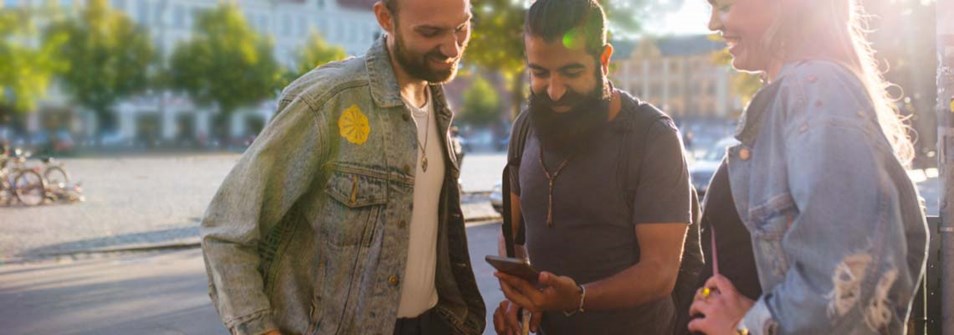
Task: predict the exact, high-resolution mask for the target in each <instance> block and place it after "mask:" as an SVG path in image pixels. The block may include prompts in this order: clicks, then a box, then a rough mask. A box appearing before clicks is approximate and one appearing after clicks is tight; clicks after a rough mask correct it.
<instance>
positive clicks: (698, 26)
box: [645, 0, 709, 35]
mask: <svg viewBox="0 0 954 335" xmlns="http://www.w3.org/2000/svg"><path fill="white" fill-rule="evenodd" d="M661 21H662V22H661V24H649V25H646V26H645V28H646V30H647V32H649V33H651V34H653V35H687V34H707V33H709V29H707V28H706V25H707V24H708V23H709V5H708V3H706V1H705V0H683V1H682V6H681V8H680V9H679V10H677V11H674V12H672V13H670V14H669V15H666V17H664V18H663V19H662V20H661Z"/></svg>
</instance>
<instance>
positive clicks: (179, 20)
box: [172, 5, 186, 28]
mask: <svg viewBox="0 0 954 335" xmlns="http://www.w3.org/2000/svg"><path fill="white" fill-rule="evenodd" d="M185 24H186V10H185V8H183V7H182V5H176V6H175V7H173V9H172V26H173V27H176V28H185Z"/></svg>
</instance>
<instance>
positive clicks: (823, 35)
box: [762, 0, 914, 165]
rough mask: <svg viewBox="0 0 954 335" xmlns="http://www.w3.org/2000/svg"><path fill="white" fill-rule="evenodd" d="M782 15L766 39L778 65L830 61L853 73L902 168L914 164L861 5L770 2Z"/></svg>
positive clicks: (848, 0)
mask: <svg viewBox="0 0 954 335" xmlns="http://www.w3.org/2000/svg"><path fill="white" fill-rule="evenodd" d="M772 1H776V2H777V4H778V5H777V6H775V7H776V8H775V9H776V10H777V11H778V12H777V13H776V14H778V15H777V16H776V17H777V18H778V19H777V20H775V23H774V24H773V25H772V26H771V27H770V28H769V30H768V32H767V33H766V34H765V36H764V37H763V41H762V43H763V47H764V48H766V50H768V51H769V52H770V53H771V55H772V56H773V57H775V58H776V59H782V60H784V61H793V60H801V59H827V60H831V61H834V62H837V63H840V64H842V65H844V66H845V67H847V68H848V69H850V70H851V71H852V72H854V74H855V75H856V76H857V77H858V79H859V80H860V81H861V83H862V84H863V85H864V87H865V89H867V91H868V92H867V93H868V96H869V97H870V98H871V100H872V103H873V105H874V108H875V112H876V114H877V116H878V123H879V124H880V125H881V129H882V131H883V132H884V134H885V136H886V137H887V138H888V142H889V143H890V144H891V147H892V148H893V149H894V152H895V155H897V157H898V159H900V160H901V162H902V163H903V164H906V165H907V164H908V163H910V162H911V160H912V159H913V158H914V145H913V144H912V141H911V139H910V138H909V137H908V130H909V127H908V126H907V125H906V124H905V118H904V117H902V116H901V115H900V114H899V113H898V111H897V110H896V109H895V107H894V104H893V102H895V101H896V100H897V99H893V98H891V97H890V96H889V93H888V89H889V88H890V87H892V86H893V85H892V84H891V83H889V82H887V81H886V80H885V79H884V76H883V75H882V72H881V70H880V69H879V67H878V61H877V60H876V59H875V51H874V50H873V49H872V48H871V43H870V42H869V41H868V39H867V38H866V35H867V33H868V32H869V29H868V25H867V20H868V15H867V13H866V12H865V10H864V8H863V7H862V6H861V4H860V3H859V0H772Z"/></svg>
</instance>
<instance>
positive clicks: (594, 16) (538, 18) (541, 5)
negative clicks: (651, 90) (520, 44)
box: [386, 0, 606, 58]
mask: <svg viewBox="0 0 954 335" xmlns="http://www.w3.org/2000/svg"><path fill="white" fill-rule="evenodd" d="M386 1H388V0H386ZM390 1H393V0H390ZM524 33H525V34H527V36H534V37H540V38H542V39H543V40H544V41H546V42H547V43H553V41H557V40H559V41H562V42H563V45H564V46H566V47H567V48H578V47H584V48H586V49H585V50H586V51H587V52H588V53H590V54H592V55H594V56H595V57H597V58H598V57H599V56H600V54H602V53H603V46H605V45H606V15H605V14H604V13H603V7H602V6H600V4H599V3H598V2H597V1H596V0H537V1H536V2H534V3H533V5H532V6H530V10H529V11H527V19H526V24H525V25H524ZM580 38H582V39H583V41H585V42H586V45H579V44H578V43H580Z"/></svg>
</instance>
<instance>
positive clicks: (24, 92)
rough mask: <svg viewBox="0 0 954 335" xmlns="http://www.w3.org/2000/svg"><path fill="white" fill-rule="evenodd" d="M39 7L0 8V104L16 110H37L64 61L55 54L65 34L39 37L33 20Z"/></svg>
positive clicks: (40, 13) (37, 14) (23, 111)
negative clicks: (40, 100)
mask: <svg viewBox="0 0 954 335" xmlns="http://www.w3.org/2000/svg"><path fill="white" fill-rule="evenodd" d="M43 14H44V11H43V10H42V9H34V8H29V7H24V8H5V9H0V105H4V106H6V107H7V108H5V109H10V110H13V111H15V112H18V113H28V112H32V111H34V110H35V109H36V104H37V101H38V100H39V99H41V98H43V97H44V96H45V95H46V90H47V88H48V87H49V84H50V81H51V80H52V78H53V75H54V73H55V72H56V71H58V70H62V69H63V68H64V64H63V62H62V61H59V60H58V59H57V58H56V57H55V55H56V52H57V49H58V48H59V47H60V46H61V45H62V44H63V42H65V40H66V36H64V35H62V34H59V35H51V36H49V37H48V38H45V39H43V40H40V39H39V34H38V33H37V28H36V21H37V19H38V18H40V16H42V15H43Z"/></svg>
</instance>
